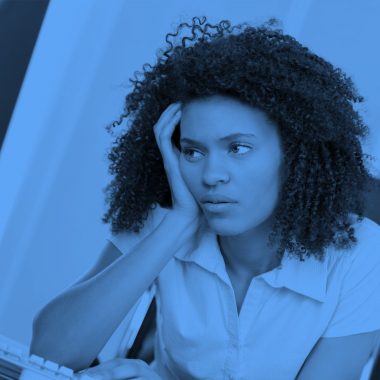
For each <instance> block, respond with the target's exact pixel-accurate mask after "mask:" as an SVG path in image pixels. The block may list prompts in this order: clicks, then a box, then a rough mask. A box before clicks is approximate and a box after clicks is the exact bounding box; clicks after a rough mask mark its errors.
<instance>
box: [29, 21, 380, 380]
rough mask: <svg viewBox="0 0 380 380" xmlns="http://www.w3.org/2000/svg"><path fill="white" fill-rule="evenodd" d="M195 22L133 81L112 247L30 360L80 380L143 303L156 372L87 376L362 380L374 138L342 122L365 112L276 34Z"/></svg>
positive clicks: (115, 188)
mask: <svg viewBox="0 0 380 380" xmlns="http://www.w3.org/2000/svg"><path fill="white" fill-rule="evenodd" d="M205 21H206V20H205V18H204V19H202V20H200V19H198V18H193V23H192V25H189V24H186V23H184V24H181V25H180V26H179V28H178V30H177V33H176V34H174V35H173V34H168V35H167V40H168V38H169V36H175V37H176V36H178V35H179V32H180V30H182V28H183V27H189V28H190V31H191V35H192V37H183V38H182V39H181V44H178V45H176V46H175V45H173V44H172V43H171V42H170V48H169V49H168V50H167V51H165V52H163V54H162V56H161V58H160V59H159V60H158V62H157V64H156V65H155V66H153V67H152V66H149V69H145V71H144V78H142V79H141V80H138V79H136V80H134V81H133V83H134V89H133V91H132V92H131V93H130V94H129V95H128V96H127V99H126V112H125V114H124V115H123V116H122V118H121V120H119V122H117V123H115V124H114V125H120V124H121V122H122V119H123V118H125V117H131V119H130V120H131V121H132V124H131V125H130V128H129V129H128V131H127V132H123V133H122V134H121V135H120V136H119V137H118V138H117V139H116V141H115V145H114V147H113V148H112V150H111V152H110V153H109V159H110V160H111V165H110V171H111V174H113V175H114V180H113V181H112V182H111V184H110V185H109V186H108V187H107V189H106V190H107V192H108V194H107V200H108V201H109V203H110V207H109V210H108V212H107V213H106V215H105V216H104V219H103V221H104V222H106V223H109V222H111V225H112V232H113V236H112V237H111V238H110V243H108V244H107V246H106V247H105V249H104V251H103V253H102V255H101V257H100V259H99V261H98V262H97V264H96V265H95V266H94V268H92V269H91V270H90V271H89V272H88V273H87V274H86V275H85V276H84V277H83V278H82V279H81V280H80V281H78V282H77V283H76V284H74V285H73V286H72V287H71V288H70V289H69V290H67V291H66V292H64V293H63V294H61V295H60V296H59V297H57V298H55V299H54V300H53V301H51V302H50V303H49V304H48V305H47V306H45V307H44V308H43V309H42V310H41V312H40V313H39V314H38V316H37V317H36V319H35V322H34V326H33V327H34V334H33V342H32V348H31V350H32V352H33V353H36V354H38V355H41V356H45V357H47V358H49V359H51V360H54V361H57V362H59V363H61V364H65V365H67V366H69V367H72V368H74V369H75V370H81V369H84V368H87V367H88V366H89V365H90V363H91V362H92V361H93V360H94V358H95V357H96V356H97V354H98V353H99V351H100V350H101V349H102V347H103V346H104V344H105V343H106V341H107V339H108V338H109V337H110V335H111V334H112V332H113V331H114V330H115V329H116V327H117V326H118V324H119V323H120V322H121V320H122V319H123V317H124V316H125V315H126V314H127V313H128V312H129V311H130V310H131V308H132V307H133V305H134V304H135V303H136V301H137V300H138V299H139V297H140V296H141V294H142V293H143V292H144V290H146V289H147V288H148V287H150V286H151V287H152V289H154V291H155V294H156V301H157V334H156V341H155V360H154V363H153V364H152V365H151V366H148V365H147V364H146V363H144V362H142V361H139V360H130V359H116V360H111V361H109V362H106V363H102V364H100V365H99V366H97V367H94V368H91V369H88V370H85V371H84V372H85V373H87V374H89V375H93V376H99V377H101V378H115V379H124V378H139V379H140V378H143V379H158V378H162V379H205V378H207V379H211V378H215V379H222V378H223V379H243V378H244V379H251V378H252V379H253V378H254V379H294V378H297V379H301V380H312V379H334V380H337V379H338V380H339V379H345V380H346V379H357V378H358V377H359V376H360V373H361V370H362V368H363V366H364V364H365V363H366V361H367V360H368V357H369V355H370V354H371V352H372V350H373V349H374V348H375V344H376V342H377V340H376V339H377V336H378V334H379V332H380V318H379V317H377V315H378V311H379V310H380V295H379V294H378V292H377V289H378V287H379V286H380V256H379V255H378V254H377V251H376V247H378V246H379V243H380V229H379V227H378V226H377V225H376V224H375V223H373V222H371V221H370V220H369V219H367V218H364V215H363V207H364V194H365V191H366V190H367V189H368V188H369V186H370V185H371V176H370V174H369V172H368V170H367V168H366V166H365V155H364V153H363V152H362V149H361V142H360V138H363V137H365V136H366V134H367V133H368V127H367V126H366V125H365V124H364V123H363V121H362V119H361V118H360V116H359V114H358V113H357V112H356V111H355V110H354V108H353V103H355V102H361V101H363V98H362V97H361V96H360V95H358V94H357V91H356V89H355V87H354V85H353V83H352V82H351V80H350V78H348V77H347V76H346V75H345V74H344V73H343V72H342V71H341V70H340V69H337V68H335V67H333V66H332V65H331V64H329V63H328V62H326V61H325V60H324V59H322V58H320V57H318V56H316V55H315V54H313V53H312V52H311V51H310V50H309V49H307V48H305V47H303V46H302V45H301V44H300V43H298V42H297V41H296V40H295V39H294V38H292V37H290V36H287V35H284V34H283V33H282V31H281V30H278V29H273V28H272V26H273V23H272V20H270V22H269V23H267V24H264V25H263V26H260V27H257V28H255V27H251V26H249V25H247V24H240V25H238V26H236V27H233V28H231V26H230V23H229V22H228V21H222V22H220V23H219V24H217V25H215V26H213V25H210V24H208V23H205ZM199 34H200V35H199ZM214 203H217V204H214ZM355 232H356V235H355ZM147 264H148V265H147ZM376 313H377V314H376ZM58 327H59V328H58ZM54 342H60V343H59V345H56V344H54Z"/></svg>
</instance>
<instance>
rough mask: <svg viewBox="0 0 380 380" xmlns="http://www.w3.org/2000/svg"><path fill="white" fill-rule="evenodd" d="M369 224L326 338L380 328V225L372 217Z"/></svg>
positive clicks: (361, 237)
mask: <svg viewBox="0 0 380 380" xmlns="http://www.w3.org/2000/svg"><path fill="white" fill-rule="evenodd" d="M363 223H364V222H363ZM366 223H367V225H366V226H364V225H363V227H364V228H363V229H362V230H361V236H358V242H357V246H356V247H355V248H354V251H353V255H352V258H351V257H350V259H351V262H350V263H349V265H348V270H347V272H346V274H345V276H344V277H343V282H342V287H341V292H340V297H339V301H338V304H337V307H336V309H335V312H334V314H333V316H332V319H331V321H330V323H329V324H328V326H327V329H326V330H325V332H324V334H323V335H322V337H324V338H330V337H341V336H346V335H353V334H360V333H366V332H370V331H374V330H378V329H380V227H379V226H378V225H377V224H376V223H374V222H372V221H370V220H369V219H367V220H366Z"/></svg>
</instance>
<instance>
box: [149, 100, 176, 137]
mask: <svg viewBox="0 0 380 380" xmlns="http://www.w3.org/2000/svg"><path fill="white" fill-rule="evenodd" d="M180 109H181V103H173V104H171V105H170V106H169V107H167V108H166V110H165V111H164V112H163V113H162V114H161V116H160V118H159V119H158V121H157V123H156V124H155V125H154V132H155V133H156V134H157V135H159V134H160V132H161V129H162V128H163V127H164V126H165V125H166V124H167V123H168V122H170V120H171V119H172V117H173V116H174V115H175V114H176V113H177V112H178V110H180Z"/></svg>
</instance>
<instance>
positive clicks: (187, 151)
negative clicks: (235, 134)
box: [182, 143, 252, 159]
mask: <svg viewBox="0 0 380 380" xmlns="http://www.w3.org/2000/svg"><path fill="white" fill-rule="evenodd" d="M230 147H232V149H231V151H232V152H233V153H236V154H238V155H243V154H245V153H247V152H248V151H249V150H251V149H252V147H251V146H249V145H245V144H238V143H234V144H231V145H230ZM241 147H243V148H245V149H246V151H244V149H241ZM192 153H199V154H201V153H200V152H199V151H197V150H195V149H191V148H183V149H182V154H183V155H184V156H185V157H188V158H191V159H194V158H195V159H196V158H197V156H195V157H194V155H193V156H192V155H191V154H192Z"/></svg>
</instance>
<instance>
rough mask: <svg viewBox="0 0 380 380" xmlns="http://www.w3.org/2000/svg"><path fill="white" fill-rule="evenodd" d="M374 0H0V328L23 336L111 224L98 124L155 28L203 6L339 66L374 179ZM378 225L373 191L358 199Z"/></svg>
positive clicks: (113, 107)
mask: <svg viewBox="0 0 380 380" xmlns="http://www.w3.org/2000/svg"><path fill="white" fill-rule="evenodd" d="M379 14H380V2H379V1H377V0H360V1H359V0H266V1H265V2H263V1H258V0H250V1H244V0H235V1H233V2H231V1H228V0H219V1H217V2H216V1H215V2H212V1H211V2H204V1H202V0H193V1H192V2H191V3H190V2H188V1H178V0H176V1H174V0H172V1H170V0H161V1H154V0H112V1H107V0H75V1H74V0H50V1H48V0H28V1H27V0H24V1H21V0H3V1H1V0H0V31H1V33H0V145H1V151H0V183H1V186H0V334H3V335H6V336H8V337H10V338H12V339H15V340H17V341H19V342H22V343H24V344H29V343H30V339H31V333H32V330H31V324H32V320H33V317H34V315H35V314H36V312H37V311H38V310H39V309H40V308H41V307H42V306H43V305H44V304H46V303H47V302H48V301H49V300H50V299H51V298H52V297H54V296H55V295H57V293H60V292H62V291H63V290H64V289H65V288H67V287H68V286H70V285H71V283H73V282H74V281H75V280H76V279H77V278H78V277H80V276H81V275H82V274H83V272H85V271H86V270H87V268H88V267H89V266H90V265H92V263H93V262H94V261H95V260H96V258H97V256H98V255H99V254H100V251H101V249H102V248H103V246H104V244H105V242H106V237H107V235H108V234H109V233H110V232H109V226H108V225H104V224H103V223H102V222H101V217H102V216H103V213H104V211H105V203H104V198H103V188H104V187H105V186H106V184H107V183H108V181H109V177H108V173H107V159H106V152H107V149H108V148H109V147H110V143H111V141H112V136H110V135H109V134H108V133H107V132H106V130H105V126H106V125H107V124H109V123H110V122H112V121H113V120H115V119H117V118H118V117H119V115H120V113H121V112H122V108H123V102H124V97H125V95H126V93H127V92H128V91H129V87H128V86H129V81H128V79H129V78H131V77H133V73H134V71H136V70H141V68H142V65H143V64H144V63H146V62H149V63H151V64H153V63H154V62H155V54H156V51H157V50H158V49H159V48H163V47H165V46H166V44H165V34H166V33H168V32H171V31H173V30H174V28H175V25H177V24H178V23H179V22H181V21H190V20H191V17H193V16H202V15H205V16H207V17H208V19H209V21H211V22H217V21H220V20H222V19H229V20H231V22H232V23H237V22H245V21H246V22H249V23H252V24H257V23H261V22H264V21H267V19H269V18H270V17H277V18H278V19H280V20H281V22H282V24H283V28H284V31H285V32H286V33H289V34H291V35H293V36H294V37H296V38H297V39H298V40H299V41H300V42H301V43H303V44H305V45H306V46H308V47H309V48H310V49H311V50H312V51H314V52H315V53H317V54H319V55H321V56H322V57H324V58H325V59H327V60H329V61H330V62H331V63H333V64H334V65H337V66H339V67H341V68H342V69H343V70H344V71H345V72H346V73H347V74H348V75H349V76H351V77H352V79H353V80H354V82H355V83H356V85H357V87H358V89H359V91H360V92H361V94H362V95H363V96H364V97H365V99H366V102H365V104H364V105H361V106H360V111H361V112H362V115H363V118H364V120H365V121H366V122H367V124H368V125H369V126H370V128H371V136H370V138H369V139H368V141H367V142H366V143H365V145H364V146H363V149H364V150H365V151H366V152H367V153H369V154H372V155H373V156H375V160H374V161H373V162H372V163H371V165H372V167H371V171H372V174H373V176H374V177H376V178H380V157H379V155H380V129H379V120H380V107H379V104H380V77H379V75H378V68H379V67H380V52H379V49H378V47H377V46H378V38H379V32H378V27H377V23H378V15H379ZM366 213H367V216H368V217H369V218H371V219H372V220H374V221H376V222H377V223H379V224H380V194H379V191H378V190H377V191H375V190H374V191H372V192H371V193H369V194H368V199H367V211H366Z"/></svg>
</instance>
